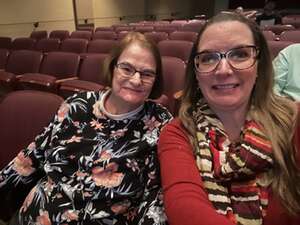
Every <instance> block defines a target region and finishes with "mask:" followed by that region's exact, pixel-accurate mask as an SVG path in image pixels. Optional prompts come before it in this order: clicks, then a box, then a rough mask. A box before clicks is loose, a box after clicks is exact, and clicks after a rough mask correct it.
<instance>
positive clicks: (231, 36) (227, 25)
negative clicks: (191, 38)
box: [198, 21, 254, 50]
mask: <svg viewBox="0 0 300 225" xmlns="http://www.w3.org/2000/svg"><path fill="white" fill-rule="evenodd" d="M253 44H254V39H253V34H252V31H251V30H250V28H249V27H248V26H247V25H246V24H244V23H241V22H239V21H224V22H218V23H214V24H212V25H209V26H208V27H207V28H206V29H205V31H204V32H203V33H202V35H201V37H200V39H199V43H198V50H203V49H211V50H227V49H230V48H233V47H236V46H241V45H253Z"/></svg>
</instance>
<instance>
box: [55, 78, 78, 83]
mask: <svg viewBox="0 0 300 225" xmlns="http://www.w3.org/2000/svg"><path fill="white" fill-rule="evenodd" d="M78 79H79V77H69V78H65V79H59V80H56V81H55V83H57V84H60V83H62V82H64V81H68V80H78Z"/></svg>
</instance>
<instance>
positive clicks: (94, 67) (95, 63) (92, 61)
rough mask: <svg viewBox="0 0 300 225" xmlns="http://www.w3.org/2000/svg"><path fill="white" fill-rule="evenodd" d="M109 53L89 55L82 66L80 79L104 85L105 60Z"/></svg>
mask: <svg viewBox="0 0 300 225" xmlns="http://www.w3.org/2000/svg"><path fill="white" fill-rule="evenodd" d="M106 56H107V55H105V54H93V55H87V56H86V57H85V58H84V59H83V61H82V64H81V66H80V71H79V75H78V76H79V79H80V80H86V81H91V82H95V83H98V84H101V85H104V77H103V62H104V59H105V57H106Z"/></svg>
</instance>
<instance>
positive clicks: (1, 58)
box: [0, 48, 9, 70]
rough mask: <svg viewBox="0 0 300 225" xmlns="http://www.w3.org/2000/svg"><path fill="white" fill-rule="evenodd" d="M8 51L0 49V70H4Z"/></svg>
mask: <svg viewBox="0 0 300 225" xmlns="http://www.w3.org/2000/svg"><path fill="white" fill-rule="evenodd" d="M8 54H9V51H8V50H7V49H1V48H0V70H2V69H4V68H5V65H6V62H7V58H8Z"/></svg>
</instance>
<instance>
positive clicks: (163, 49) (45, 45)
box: [0, 38, 193, 69]
mask: <svg viewBox="0 0 300 225" xmlns="http://www.w3.org/2000/svg"><path fill="white" fill-rule="evenodd" d="M22 40H23V48H26V47H27V49H23V48H22V46H21V44H20V45H19V49H21V50H36V51H40V52H42V53H49V52H53V51H62V52H72V53H77V54H81V56H82V57H84V56H85V55H86V54H108V53H109V52H110V50H111V49H112V48H113V47H114V46H116V45H117V44H118V43H119V41H116V40H102V39H99V40H92V41H90V42H88V41H87V40H84V39H71V38H69V39H66V40H64V41H63V42H62V43H61V44H60V43H59V42H57V41H58V40H57V39H49V38H47V39H42V40H40V41H39V42H38V43H37V45H36V46H35V47H33V49H32V48H28V46H29V45H26V43H27V42H26V39H22ZM157 45H158V48H159V50H160V53H161V55H163V56H174V57H178V58H181V59H182V60H183V61H185V62H187V60H188V58H189V54H190V52H191V49H192V47H193V42H191V41H183V40H164V41H160V42H159V43H158V44H157ZM14 51H16V50H14ZM8 53H9V50H8V49H1V48H0V55H2V59H1V57H0V69H1V68H3V65H5V62H6V59H7V56H8ZM1 62H2V63H1ZM1 65H2V66H1Z"/></svg>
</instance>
